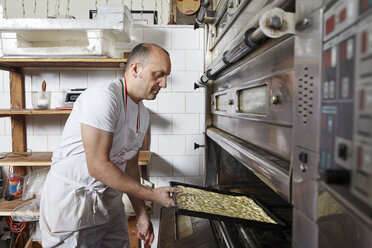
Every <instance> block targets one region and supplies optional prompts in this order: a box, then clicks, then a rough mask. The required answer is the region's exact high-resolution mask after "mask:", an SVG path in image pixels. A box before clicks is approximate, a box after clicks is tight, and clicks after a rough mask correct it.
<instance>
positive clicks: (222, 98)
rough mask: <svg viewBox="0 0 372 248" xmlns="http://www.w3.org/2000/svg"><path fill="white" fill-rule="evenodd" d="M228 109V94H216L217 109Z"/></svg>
mask: <svg viewBox="0 0 372 248" xmlns="http://www.w3.org/2000/svg"><path fill="white" fill-rule="evenodd" d="M226 109H227V95H226V94H221V95H218V96H216V110H217V111H225V112H226Z"/></svg>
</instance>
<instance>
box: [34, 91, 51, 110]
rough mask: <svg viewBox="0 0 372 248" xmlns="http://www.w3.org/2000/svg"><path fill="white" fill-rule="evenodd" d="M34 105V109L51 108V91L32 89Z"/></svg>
mask: <svg viewBox="0 0 372 248" xmlns="http://www.w3.org/2000/svg"><path fill="white" fill-rule="evenodd" d="M31 95H32V107H33V108H34V109H49V108H50V98H51V92H50V91H32V92H31Z"/></svg>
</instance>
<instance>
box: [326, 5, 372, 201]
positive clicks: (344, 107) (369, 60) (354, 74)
mask: <svg viewBox="0 0 372 248" xmlns="http://www.w3.org/2000/svg"><path fill="white" fill-rule="evenodd" d="M371 7H372V1H368V0H367V1H365V0H359V1H354V0H353V1H347V0H342V1H341V0H340V1H337V2H335V3H334V4H333V5H332V6H330V7H329V8H327V9H326V10H325V13H324V20H323V30H324V33H323V71H322V82H321V99H322V100H321V116H320V118H321V119H320V124H321V127H320V129H321V136H320V151H319V154H320V171H321V175H322V177H321V178H322V180H324V181H325V182H326V183H327V184H337V185H341V186H343V188H344V189H345V190H346V191H348V192H351V193H352V194H353V195H355V196H356V197H357V198H359V199H360V200H361V201H363V202H365V203H366V204H367V205H369V206H372V26H371V25H370V23H372V14H371V13H372V9H371Z"/></svg>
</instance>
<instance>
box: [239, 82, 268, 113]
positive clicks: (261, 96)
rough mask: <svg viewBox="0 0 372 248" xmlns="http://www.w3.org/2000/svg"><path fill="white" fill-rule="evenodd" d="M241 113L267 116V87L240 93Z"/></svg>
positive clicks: (245, 90)
mask: <svg viewBox="0 0 372 248" xmlns="http://www.w3.org/2000/svg"><path fill="white" fill-rule="evenodd" d="M238 102H239V112H241V113H248V114H259V115H266V114H267V105H268V101H267V85H264V86H259V87H254V88H249V89H244V90H240V91H238Z"/></svg>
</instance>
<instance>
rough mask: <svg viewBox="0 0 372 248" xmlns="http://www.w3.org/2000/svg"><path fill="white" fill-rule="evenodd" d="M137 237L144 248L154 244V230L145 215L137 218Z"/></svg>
mask: <svg viewBox="0 0 372 248" xmlns="http://www.w3.org/2000/svg"><path fill="white" fill-rule="evenodd" d="M136 226H137V231H138V232H137V237H138V238H139V239H142V240H143V243H144V246H145V247H150V246H151V245H152V242H154V229H153V227H152V223H151V221H150V218H149V216H148V215H147V214H142V215H139V216H137V225H136Z"/></svg>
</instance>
